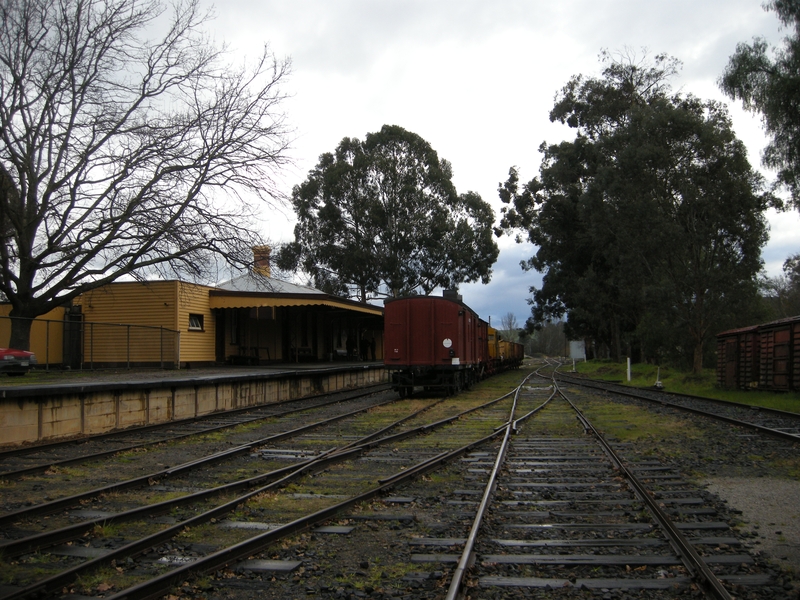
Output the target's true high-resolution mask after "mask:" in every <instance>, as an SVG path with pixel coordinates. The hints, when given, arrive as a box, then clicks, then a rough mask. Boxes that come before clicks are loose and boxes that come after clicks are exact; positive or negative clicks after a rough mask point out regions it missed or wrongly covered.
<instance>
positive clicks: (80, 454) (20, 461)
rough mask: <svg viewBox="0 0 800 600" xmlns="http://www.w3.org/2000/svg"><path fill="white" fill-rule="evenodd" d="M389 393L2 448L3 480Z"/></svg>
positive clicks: (356, 393) (369, 390)
mask: <svg viewBox="0 0 800 600" xmlns="http://www.w3.org/2000/svg"><path fill="white" fill-rule="evenodd" d="M386 389H388V386H386V385H378V386H370V387H366V388H359V389H354V390H345V391H340V392H335V393H332V394H323V395H319V396H312V397H308V398H301V399H298V400H287V401H281V402H275V403H271V404H266V405H261V406H254V407H247V408H241V409H236V410H230V411H225V412H218V413H212V414H209V415H205V416H202V417H196V418H191V419H184V420H179V421H169V422H166V423H159V424H153V425H145V426H139V427H131V428H127V429H123V430H116V431H111V432H109V433H105V434H100V435H93V436H87V437H81V438H77V439H69V440H62V441H54V442H49V443H44V444H35V445H30V446H20V447H15V448H6V449H3V450H0V479H9V478H14V477H20V476H22V475H29V474H33V473H42V472H45V471H47V470H51V469H53V468H59V467H65V466H70V465H75V464H80V463H81V462H85V461H89V460H97V459H101V458H103V457H106V456H111V455H114V454H117V453H120V452H132V451H136V450H139V449H141V448H147V447H151V446H153V445H156V444H163V443H167V442H174V441H177V440H180V439H184V438H189V437H193V436H199V435H203V434H209V433H213V432H219V431H222V430H225V429H229V428H231V427H237V426H239V425H244V424H247V423H255V422H258V421H260V420H263V419H271V418H276V417H281V416H285V415H291V414H293V413H297V412H300V411H303V410H308V409H313V408H316V407H324V406H327V405H329V404H336V403H341V402H346V401H348V400H352V399H355V398H361V397H364V396H368V395H370V394H374V393H375V392H377V391H380V390H386Z"/></svg>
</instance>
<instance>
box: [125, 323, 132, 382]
mask: <svg viewBox="0 0 800 600" xmlns="http://www.w3.org/2000/svg"><path fill="white" fill-rule="evenodd" d="M125 329H126V330H127V333H128V341H127V342H126V350H127V353H128V370H129V371H130V369H131V326H130V325H128V326H127V327H126V328H125Z"/></svg>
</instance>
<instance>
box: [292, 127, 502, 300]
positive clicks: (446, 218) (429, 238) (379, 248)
mask: <svg viewBox="0 0 800 600" xmlns="http://www.w3.org/2000/svg"><path fill="white" fill-rule="evenodd" d="M451 179H452V169H451V167H450V164H449V163H448V162H447V161H446V160H442V159H439V157H438V155H437V153H436V151H435V150H433V148H431V146H430V144H429V143H428V142H426V141H425V140H424V139H422V138H421V137H420V136H418V135H417V134H415V133H411V132H409V131H406V130H405V129H403V128H401V127H397V126H390V125H384V126H383V128H382V129H381V130H380V131H379V132H377V133H369V134H367V136H366V139H365V140H364V141H363V142H362V141H359V140H357V139H355V138H352V139H351V138H344V139H343V140H342V141H341V143H340V144H339V146H338V147H337V148H336V150H335V151H334V153H326V154H323V155H322V156H321V157H320V160H319V163H318V164H317V166H316V167H315V168H314V169H313V170H312V171H311V172H310V173H309V175H308V179H306V181H305V182H303V183H302V184H300V185H298V186H296V187H295V188H294V190H293V192H292V204H293V205H294V208H295V211H296V213H297V219H298V222H297V225H296V226H295V231H294V233H295V240H294V242H292V243H291V244H288V245H286V246H284V247H283V248H281V250H280V251H279V252H278V255H277V264H278V266H279V267H281V268H283V269H287V270H295V269H297V268H301V269H303V270H304V271H305V272H307V273H309V274H310V275H311V276H312V278H313V280H314V285H315V286H316V287H318V288H319V289H321V290H323V291H325V292H328V293H333V294H338V295H343V296H354V297H357V298H358V299H359V300H361V301H362V302H366V301H367V299H368V298H370V297H378V296H382V295H388V296H398V295H405V294H412V293H418V292H422V293H424V294H429V293H431V292H432V291H433V290H434V289H435V288H436V287H442V288H456V287H458V284H460V283H463V282H469V281H477V280H478V279H480V280H481V281H483V282H484V283H488V281H489V278H490V276H491V267H492V265H493V264H494V262H495V261H496V260H497V255H498V253H499V250H498V248H497V244H496V243H495V241H494V240H493V238H492V225H493V223H494V212H493V211H492V208H491V206H489V204H487V203H486V202H484V201H483V200H482V199H481V198H480V196H479V195H478V194H476V193H474V192H467V193H466V194H461V195H459V194H457V193H456V190H455V187H454V186H453V184H452V181H451Z"/></svg>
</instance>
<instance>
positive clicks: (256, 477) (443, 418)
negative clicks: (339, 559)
mask: <svg viewBox="0 0 800 600" xmlns="http://www.w3.org/2000/svg"><path fill="white" fill-rule="evenodd" d="M394 400H396V396H395V397H394V398H393V401H392V402H391V403H384V404H382V405H373V406H372V407H371V410H370V411H369V413H364V411H363V410H357V411H353V412H352V413H351V414H349V415H347V418H345V419H342V418H340V417H337V418H336V419H335V421H333V420H332V421H330V422H326V423H319V424H316V425H315V426H314V427H313V428H312V427H306V428H304V429H303V430H299V429H298V428H295V429H292V430H290V431H285V432H284V433H283V434H281V435H276V436H272V438H271V439H269V440H260V441H259V444H258V447H255V446H253V447H251V448H249V450H250V451H249V452H248V453H247V454H246V455H243V454H241V453H238V454H237V457H236V459H235V462H233V463H231V461H230V460H226V461H225V465H224V468H218V467H220V466H221V465H222V463H220V464H219V465H216V466H215V467H214V468H213V470H209V466H208V465H207V464H206V462H205V461H203V463H202V464H203V467H202V468H201V470H196V469H195V470H193V471H192V472H191V474H190V475H189V476H188V477H181V476H177V477H174V478H170V479H169V480H168V481H166V482H162V481H159V482H157V484H156V485H152V484H151V485H147V486H145V487H144V488H142V487H141V485H140V484H139V483H137V485H136V486H133V487H134V488H135V489H133V490H132V491H127V489H126V491H124V492H123V491H122V489H123V488H117V489H115V490H113V491H108V490H91V491H90V493H89V495H87V496H86V498H85V500H86V501H87V504H86V508H85V509H78V510H75V509H72V510H68V511H65V512H60V510H61V508H63V507H61V506H59V512H58V513H57V514H54V515H50V516H44V517H41V514H42V513H43V512H52V509H53V508H54V507H53V506H49V507H47V508H46V509H45V510H40V509H41V506H38V507H37V506H32V507H28V508H26V509H22V510H19V511H16V512H15V513H14V514H12V515H0V520H2V521H3V522H4V523H12V527H11V528H10V529H13V531H11V534H12V535H14V536H17V535H19V534H21V535H19V537H17V539H11V540H8V541H7V542H5V543H3V544H2V545H1V546H0V552H2V556H3V557H4V558H5V559H6V560H8V559H11V561H10V563H8V564H7V565H6V567H7V570H6V573H8V569H10V570H11V571H13V572H14V575H13V576H12V578H11V579H12V582H13V585H12V586H10V587H6V589H4V590H0V597H2V598H8V599H21V598H28V597H44V596H48V595H59V594H60V593H62V592H63V590H64V589H69V586H70V585H73V584H74V583H75V582H76V581H78V582H81V581H86V579H85V578H86V577H87V576H88V574H91V573H97V572H98V569H100V572H102V573H103V578H104V580H108V576H109V575H110V576H113V577H115V578H116V581H115V582H113V583H108V584H105V583H104V584H103V585H102V586H98V587H97V588H95V589H94V590H85V589H84V587H81V589H82V590H83V591H91V592H93V593H95V594H99V595H105V596H107V595H108V594H104V593H103V592H107V591H108V589H117V588H121V589H126V590H127V591H126V592H125V595H126V596H125V597H152V595H153V594H156V595H157V594H158V593H160V590H162V589H163V590H166V589H168V587H169V586H170V585H174V584H175V583H176V582H178V581H179V580H181V579H182V578H184V577H187V576H188V574H189V573H197V572H208V571H210V570H214V569H218V568H220V567H224V566H226V565H227V564H229V563H230V562H235V561H238V560H242V559H244V558H246V557H247V556H249V555H251V554H253V553H254V552H258V551H259V550H262V549H264V548H266V547H267V546H269V545H270V544H272V543H274V542H275V541H276V540H280V539H282V538H284V537H286V536H288V535H291V534H293V533H295V532H297V531H302V530H304V529H306V528H308V527H311V526H312V525H314V524H316V523H320V522H322V521H325V520H327V519H330V518H331V517H332V516H334V515H336V514H338V513H339V512H341V511H343V510H346V509H347V508H349V507H352V506H354V505H355V504H357V503H358V502H362V501H363V500H365V499H366V498H369V497H370V496H372V495H375V494H378V493H381V492H383V491H384V490H386V489H388V488H390V487H391V486H393V485H395V484H396V482H397V481H399V480H402V479H403V478H405V477H408V476H409V474H410V473H411V472H413V471H414V469H419V470H422V471H424V470H425V469H427V468H430V465H432V464H434V463H429V460H430V459H431V458H438V459H443V458H445V457H446V456H448V455H449V454H452V453H453V452H463V451H466V450H465V449H462V446H461V445H458V446H455V445H454V442H460V440H459V438H460V437H463V438H464V439H465V440H468V439H469V438H470V437H472V436H473V435H474V431H471V433H470V435H467V436H459V435H455V437H453V429H455V430H456V431H457V430H458V429H459V427H460V426H461V424H460V423H459V420H460V419H461V418H462V417H463V415H465V414H469V413H470V412H472V411H480V412H481V413H482V414H484V420H483V421H482V422H480V423H479V425H478V426H477V429H479V430H482V431H483V433H485V434H486V435H484V436H482V437H486V436H488V437H496V435H497V434H496V432H494V431H493V430H492V428H491V425H492V424H493V423H495V422H497V421H498V419H497V418H491V416H490V417H486V416H485V415H486V414H487V411H488V413H489V414H490V413H491V411H492V410H494V409H493V408H492V407H493V406H494V405H495V404H498V403H503V402H506V403H507V402H508V399H507V395H505V394H504V395H502V396H501V397H500V398H497V399H495V400H492V401H491V402H488V403H482V404H480V405H476V406H475V407H473V408H472V409H471V410H467V411H466V412H465V411H464V410H463V407H459V406H458V403H455V402H453V401H450V402H448V403H446V404H447V406H445V407H443V409H440V410H437V409H436V407H438V406H439V405H440V404H442V402H441V401H440V400H436V399H433V400H426V401H424V402H423V403H422V404H420V401H416V400H408V401H405V402H403V403H402V406H400V403H397V402H394ZM398 417H399V418H398ZM463 425H464V426H466V425H469V427H470V428H471V429H472V430H474V429H475V427H476V426H475V423H474V422H472V421H464V423H463ZM445 428H449V429H450V435H447V434H444V437H443V438H442V440H440V441H438V442H436V444H435V449H434V448H429V449H427V450H425V449H423V450H420V448H419V447H418V446H419V443H415V444H412V445H410V446H407V447H406V449H405V451H403V452H401V451H400V450H399V449H398V448H397V444H399V443H401V442H402V441H403V439H405V438H420V437H430V436H431V435H432V433H431V432H434V431H437V430H439V429H445ZM429 443H430V441H428V444H429ZM471 443H474V442H468V443H467V445H466V446H465V447H464V448H468V447H469V446H470V445H471ZM387 445H389V450H388V451H387V450H385V449H383V448H382V447H385V446H387ZM422 445H423V446H425V445H426V444H425V443H423V444H422ZM447 446H454V447H453V448H450V449H445V450H443V449H442V448H447ZM362 455H364V458H363V459H362V460H355V459H356V458H357V457H359V456H362ZM226 458H227V457H226ZM340 463H341V465H343V466H341V467H334V466H332V465H338V464H340ZM398 468H400V469H402V471H401V472H399V473H398V472H397V469H398ZM348 469H352V470H353V471H354V472H356V473H357V474H358V475H357V476H354V478H355V479H356V480H358V483H357V484H356V483H354V484H353V485H352V486H351V485H350V480H351V479H353V477H351V476H349V475H347V470H348ZM245 473H246V474H247V477H244V478H242V475H243V474H245ZM378 475H385V476H386V477H383V478H378V480H377V481H376V477H377V476H378ZM312 476H314V480H315V481H314V483H313V485H314V486H315V487H316V486H318V485H322V486H323V488H325V489H326V491H325V492H324V493H318V492H316V491H308V492H302V491H295V490H294V489H292V487H291V484H292V482H294V481H297V480H302V479H304V478H309V477H312ZM237 477H238V479H237ZM322 478H327V479H329V480H330V481H327V482H325V483H320V480H321V479H322ZM220 480H229V481H228V482H227V483H225V484H223V485H219V481H220ZM119 483H125V482H119ZM305 485H309V484H305ZM351 488H354V489H355V488H364V489H360V490H358V491H357V492H356V493H354V489H351ZM287 489H288V490H289V491H287ZM277 497H280V499H281V500H280V502H279V507H278V508H277V509H276V510H274V511H270V510H268V509H269V507H270V505H271V504H273V503H274V502H273V500H274V499H275V498H277ZM165 498H166V499H165ZM71 500H72V505H73V506H74V504H75V502H74V499H71ZM154 500H158V501H155V502H154ZM321 505H325V507H324V508H322V509H321V510H315V509H317V508H319V507H320V506H321ZM309 507H310V508H309ZM265 511H267V512H271V513H274V514H271V516H270V518H269V519H268V521H257V522H254V521H251V520H250V519H251V517H252V515H255V514H258V515H259V516H260V515H261V514H263V513H264V512H265ZM75 520H80V522H78V523H70V521H75ZM38 529H46V531H44V532H42V533H33V532H32V531H31V530H38ZM188 531H192V532H193V533H192V534H191V536H192V541H190V542H188V543H187V542H185V541H184V540H183V539H182V538H183V537H186V532H188ZM6 533H7V534H8V533H9V531H8V530H6ZM195 537H197V538H199V539H195ZM97 538H99V539H100V540H101V542H100V543H93V541H95V539H97ZM176 548H179V549H180V551H178V552H176V551H175V549H176ZM141 557H144V558H141ZM134 559H136V561H135V565H136V567H135V568H133V569H125V568H123V567H121V566H119V565H121V564H126V562H125V561H134ZM43 565H46V566H43ZM104 568H105V569H109V568H111V569H112V570H111V571H108V572H104V571H103V569H104ZM115 573H119V576H115ZM79 578H80V579H79ZM7 579H8V578H7ZM78 585H81V586H84V584H83V583H79V584H78ZM105 585H109V586H112V587H111V588H105ZM153 590H158V591H153Z"/></svg>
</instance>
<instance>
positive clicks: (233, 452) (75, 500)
mask: <svg viewBox="0 0 800 600" xmlns="http://www.w3.org/2000/svg"><path fill="white" fill-rule="evenodd" d="M397 401H399V399H398V398H394V399H391V400H386V401H384V402H379V403H377V404H372V405H370V406H365V407H362V408H359V409H357V410H354V411H350V412H347V413H343V414H341V415H337V416H335V417H331V418H328V419H323V420H322V421H316V422H314V423H309V424H308V425H303V426H301V427H297V428H295V429H291V430H289V431H283V432H281V433H276V434H273V435H270V436H267V437H264V438H261V439H258V440H253V441H251V442H247V443H246V444H242V445H240V446H236V447H235V448H229V449H227V450H223V451H222V452H216V453H214V454H210V455H207V456H204V457H201V458H196V459H193V460H190V461H187V462H185V463H182V464H180V465H177V466H175V467H169V468H166V469H162V470H161V471H156V472H155V473H149V474H147V475H141V476H139V477H134V478H132V479H127V480H125V481H118V482H117V483H112V484H109V485H106V486H103V487H99V488H94V489H92V490H87V491H85V492H81V493H79V494H73V495H71V496H66V497H64V498H58V499H56V500H51V501H50V502H43V503H42V504H37V505H35V506H29V507H27V508H22V509H19V510H16V511H13V512H9V513H4V514H0V525H6V524H8V523H10V522H14V521H16V520H19V519H22V518H27V517H32V516H37V515H43V514H49V513H53V512H55V511H57V510H61V509H63V508H68V507H70V506H75V505H76V504H79V503H80V501H81V500H87V499H89V498H94V497H96V496H100V495H102V494H107V493H109V492H119V491H122V490H127V489H132V488H136V487H142V486H145V485H152V484H153V483H155V482H158V481H160V480H161V479H164V478H165V477H170V476H173V475H176V474H178V473H183V472H185V471H190V470H192V469H195V468H198V467H201V466H208V465H210V464H213V463H215V462H217V461H221V460H224V459H226V458H230V457H232V456H237V455H239V454H243V453H245V452H249V451H250V450H252V449H253V448H255V447H257V446H263V445H264V444H268V443H271V442H276V441H279V440H282V439H285V438H287V437H293V436H295V435H299V434H301V433H303V432H305V431H309V430H311V429H314V428H317V427H321V426H323V425H329V424H331V423H335V422H336V421H340V420H342V419H346V418H348V417H352V416H354V415H357V414H358V413H361V412H364V411H366V410H369V409H371V408H375V407H378V406H384V405H386V404H392V403H393V402H397ZM1 547H2V546H0V548H1Z"/></svg>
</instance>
